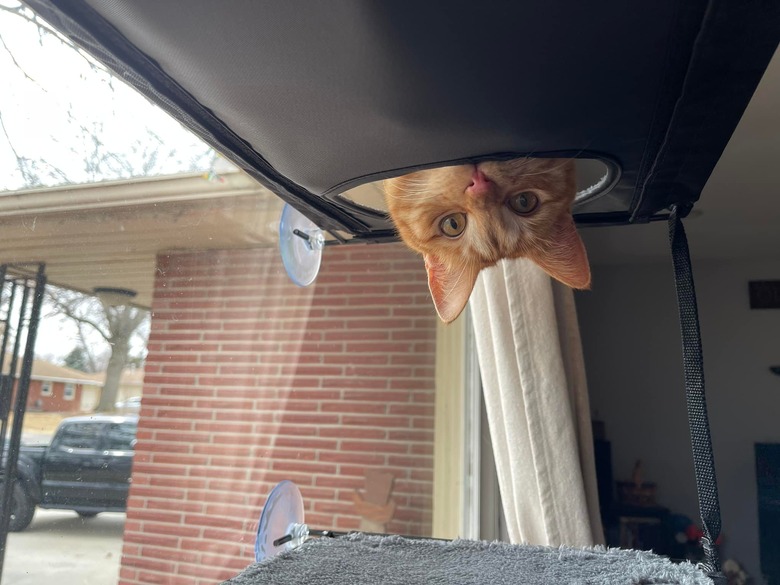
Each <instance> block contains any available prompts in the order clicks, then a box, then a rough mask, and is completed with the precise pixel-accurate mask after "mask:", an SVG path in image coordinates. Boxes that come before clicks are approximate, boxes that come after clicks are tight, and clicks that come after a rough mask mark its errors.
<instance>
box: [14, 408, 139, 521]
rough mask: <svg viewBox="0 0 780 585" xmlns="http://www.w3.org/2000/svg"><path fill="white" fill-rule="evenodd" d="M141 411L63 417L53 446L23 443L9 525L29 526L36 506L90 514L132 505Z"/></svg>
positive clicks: (55, 434)
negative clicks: (130, 496) (129, 498)
mask: <svg viewBox="0 0 780 585" xmlns="http://www.w3.org/2000/svg"><path fill="white" fill-rule="evenodd" d="M137 426H138V417H137V416H130V415H128V416H111V415H94V416H77V417H72V418H66V419H64V420H63V421H62V422H61V423H60V425H59V427H57V430H56V431H55V433H54V436H53V437H52V440H51V442H50V443H49V445H46V446H29V445H22V447H21V451H20V453H19V467H18V472H17V479H16V482H15V483H14V487H13V497H12V504H11V522H10V530H12V531H15V532H18V531H21V530H24V529H25V528H27V526H29V524H30V522H31V521H32V518H33V514H34V513H35V507H36V506H38V507H41V508H61V509H66V510H75V511H76V512H77V513H78V514H79V515H80V516H84V517H91V516H95V515H96V514H98V513H99V512H121V511H124V510H125V509H126V507H127V493H128V489H129V487H130V471H131V468H132V464H133V450H134V448H135V434H136V429H137Z"/></svg>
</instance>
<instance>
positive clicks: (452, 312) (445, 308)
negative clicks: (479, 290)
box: [425, 254, 479, 323]
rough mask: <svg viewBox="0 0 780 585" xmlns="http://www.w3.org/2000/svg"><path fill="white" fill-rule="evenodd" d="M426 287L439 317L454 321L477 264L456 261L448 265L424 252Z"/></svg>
mask: <svg viewBox="0 0 780 585" xmlns="http://www.w3.org/2000/svg"><path fill="white" fill-rule="evenodd" d="M425 270H427V271H428V288H429V289H430V290H431V297H433V304H434V305H435V306H436V312H437V313H438V314H439V318H440V319H441V320H442V321H444V322H445V323H450V322H451V321H454V320H455V319H456V318H457V317H458V315H460V314H461V312H462V311H463V309H464V308H465V307H466V303H467V302H468V300H469V296H470V295H471V291H472V289H473V288H474V283H475V282H476V281H477V274H479V266H472V265H471V264H470V263H463V264H461V263H458V264H456V265H453V266H450V265H448V264H446V263H444V262H442V261H441V259H439V258H438V257H436V256H434V255H433V254H425Z"/></svg>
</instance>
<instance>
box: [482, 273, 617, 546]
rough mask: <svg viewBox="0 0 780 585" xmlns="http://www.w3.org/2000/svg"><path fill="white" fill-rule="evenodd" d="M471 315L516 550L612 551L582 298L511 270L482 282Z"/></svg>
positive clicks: (547, 281)
mask: <svg viewBox="0 0 780 585" xmlns="http://www.w3.org/2000/svg"><path fill="white" fill-rule="evenodd" d="M470 307H471V312H472V321H473V324H474V334H475V338H476V344H477V353H478V356H479V365H480V370H481V375H482V384H483V391H484V395H485V403H486V410H487V417H488V422H489V427H490V434H491V439H492V443H493V450H494V454H495V459H496V467H497V471H498V481H499V489H500V492H501V499H502V501H503V506H504V514H505V517H506V521H507V529H508V532H509V536H510V539H511V541H512V542H522V543H529V544H540V545H551V546H557V545H561V544H567V545H571V546H589V545H593V544H600V543H603V533H602V528H601V520H600V514H599V505H598V491H597V487H596V472H595V464H594V455H593V440H592V433H591V423H590V408H589V402H588V394H587V384H586V380H585V366H584V362H583V357H582V347H581V343H580V337H579V328H578V325H577V315H576V310H575V305H574V297H573V294H572V291H571V290H570V289H568V288H567V287H565V286H563V285H561V284H560V283H558V282H556V281H553V280H552V279H551V278H550V277H548V276H547V275H546V274H545V273H544V272H543V271H542V270H541V269H539V268H538V267H537V266H536V265H535V264H533V263H531V262H529V261H526V260H511V261H507V260H505V261H502V262H500V263H499V264H498V265H497V266H495V267H493V268H490V269H487V270H483V271H482V272H481V273H480V276H479V278H478V280H477V283H476V286H475V288H474V292H473V294H472V296H471V300H470Z"/></svg>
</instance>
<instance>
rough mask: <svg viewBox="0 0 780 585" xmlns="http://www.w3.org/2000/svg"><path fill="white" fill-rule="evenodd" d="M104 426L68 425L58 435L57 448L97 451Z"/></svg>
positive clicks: (91, 424)
mask: <svg viewBox="0 0 780 585" xmlns="http://www.w3.org/2000/svg"><path fill="white" fill-rule="evenodd" d="M103 427H104V425H101V424H93V423H70V424H68V425H67V426H65V427H63V428H62V430H61V431H60V432H59V433H58V440H57V447H61V448H63V449H97V448H98V447H99V446H100V434H101V433H102V432H103Z"/></svg>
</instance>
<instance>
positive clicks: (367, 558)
mask: <svg viewBox="0 0 780 585" xmlns="http://www.w3.org/2000/svg"><path fill="white" fill-rule="evenodd" d="M317 583H322V584H324V585H374V584H377V583H382V584H385V585H439V584H441V585H444V584H447V585H450V584H456V585H510V584H511V585H551V584H559V583H571V584H577V585H591V584H592V585H607V584H609V585H712V583H713V582H712V580H711V579H709V578H708V577H707V576H706V575H705V574H704V573H703V572H702V571H700V570H699V569H697V568H696V567H695V566H694V565H692V564H690V563H684V564H676V563H672V562H670V561H669V560H668V559H666V558H665V557H660V556H658V555H655V554H653V553H650V552H644V551H633V550H621V549H609V550H607V549H604V548H601V547H596V548H592V549H575V548H569V547H560V548H551V547H540V546H526V545H511V544H506V543H496V542H494V543H488V542H478V541H470V540H455V541H451V542H448V541H440V540H412V539H406V538H402V537H400V536H368V535H364V534H350V535H348V536H344V537H340V538H320V539H312V540H309V541H307V542H306V543H304V544H303V546H301V547H300V548H297V549H295V550H292V551H288V552H285V553H282V554H281V555H279V556H277V557H274V558H271V559H266V560H265V561H263V562H261V563H257V564H254V565H251V566H250V567H248V568H247V569H246V570H245V571H243V572H242V573H241V574H240V575H238V576H236V577H234V578H232V579H230V580H228V581H225V582H224V584H223V585H260V584H263V585H313V584H317Z"/></svg>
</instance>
